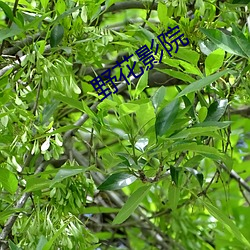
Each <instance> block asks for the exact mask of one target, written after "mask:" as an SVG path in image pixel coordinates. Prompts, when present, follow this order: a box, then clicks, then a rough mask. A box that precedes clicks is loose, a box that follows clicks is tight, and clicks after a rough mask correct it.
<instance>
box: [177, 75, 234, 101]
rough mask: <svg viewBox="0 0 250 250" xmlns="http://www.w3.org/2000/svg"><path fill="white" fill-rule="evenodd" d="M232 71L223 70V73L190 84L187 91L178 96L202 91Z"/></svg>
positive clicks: (184, 90)
mask: <svg viewBox="0 0 250 250" xmlns="http://www.w3.org/2000/svg"><path fill="white" fill-rule="evenodd" d="M229 72H230V70H223V71H221V72H218V73H215V74H213V75H210V76H207V77H205V78H202V79H200V80H198V81H195V82H193V83H191V84H189V85H188V86H187V87H186V88H185V89H183V90H182V91H181V92H180V93H179V94H178V95H177V98H178V97H181V96H183V95H186V94H189V93H192V92H195V91H197V90H200V89H202V88H204V87H206V86H207V85H209V84H211V83H213V82H214V81H216V80H218V79H219V78H220V77H222V76H223V75H225V74H227V73H229Z"/></svg>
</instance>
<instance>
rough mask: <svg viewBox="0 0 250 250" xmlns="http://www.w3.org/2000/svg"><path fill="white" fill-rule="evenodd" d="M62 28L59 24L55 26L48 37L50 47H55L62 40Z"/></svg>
mask: <svg viewBox="0 0 250 250" xmlns="http://www.w3.org/2000/svg"><path fill="white" fill-rule="evenodd" d="M63 34H64V28H63V26H62V25H61V24H58V25H56V26H55V27H54V28H53V29H52V31H51V35H50V46H51V47H56V46H57V45H58V44H59V43H60V42H61V41H62V39H63Z"/></svg>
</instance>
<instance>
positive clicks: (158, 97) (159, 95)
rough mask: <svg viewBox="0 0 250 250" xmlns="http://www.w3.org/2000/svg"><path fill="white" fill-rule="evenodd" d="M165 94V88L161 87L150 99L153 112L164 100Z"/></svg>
mask: <svg viewBox="0 0 250 250" xmlns="http://www.w3.org/2000/svg"><path fill="white" fill-rule="evenodd" d="M165 94H166V87H164V86H161V87H160V88H159V89H157V91H156V92H155V94H154V95H153V97H152V104H153V107H154V109H155V110H157V109H158V107H159V106H160V105H161V103H162V101H163V100H164V97H165Z"/></svg>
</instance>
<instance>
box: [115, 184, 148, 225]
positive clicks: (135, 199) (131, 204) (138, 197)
mask: <svg viewBox="0 0 250 250" xmlns="http://www.w3.org/2000/svg"><path fill="white" fill-rule="evenodd" d="M150 187H151V186H147V185H144V186H142V187H140V188H138V189H137V190H136V191H135V192H134V193H133V194H131V195H130V196H129V198H128V200H127V202H126V203H125V204H124V206H123V207H122V208H121V210H120V212H119V213H118V214H117V215H116V217H115V219H114V221H113V222H112V224H121V223H122V222H124V221H125V220H126V219H127V218H128V217H129V216H130V215H131V214H132V213H133V212H134V211H135V209H136V208H137V207H138V206H139V204H140V203H141V201H142V200H143V198H144V197H145V196H146V195H147V193H148V191H149V189H150Z"/></svg>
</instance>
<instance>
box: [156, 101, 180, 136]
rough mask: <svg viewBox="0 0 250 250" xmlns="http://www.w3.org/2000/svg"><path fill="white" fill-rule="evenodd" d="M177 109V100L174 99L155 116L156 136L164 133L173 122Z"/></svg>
mask: <svg viewBox="0 0 250 250" xmlns="http://www.w3.org/2000/svg"><path fill="white" fill-rule="evenodd" d="M178 110H179V101H178V99H174V100H173V101H172V102H171V103H169V104H168V105H167V106H166V107H165V108H163V109H162V110H161V111H160V112H159V114H158V115H157V116H156V121H155V132H156V136H162V135H164V134H165V133H166V132H167V131H168V129H169V128H170V127H171V126H172V124H173V123H174V121H175V119H176V116H177V114H178Z"/></svg>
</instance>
